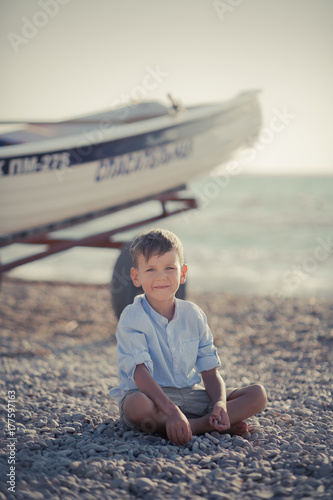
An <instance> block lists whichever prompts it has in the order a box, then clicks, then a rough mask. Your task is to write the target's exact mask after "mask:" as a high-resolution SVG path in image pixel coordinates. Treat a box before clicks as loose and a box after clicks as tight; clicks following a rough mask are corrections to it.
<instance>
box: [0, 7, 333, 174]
mask: <svg viewBox="0 0 333 500" xmlns="http://www.w3.org/2000/svg"><path fill="white" fill-rule="evenodd" d="M332 19H333V1H332V0H243V1H242V0H224V1H223V0H168V1H166V0H121V1H120V0H118V1H116V0H1V3H0V36H1V69H2V72H1V92H0V120H6V119H8V120H9V119H12V120H14V119H24V120H36V119H37V120H39V119H40V120H52V119H64V118H67V117H68V118H70V117H73V116H75V115H82V114H84V113H87V112H88V113H90V112H96V111H102V110H106V109H109V108H111V107H112V106H114V105H115V104H119V103H120V102H123V103H124V104H128V102H129V100H130V99H131V98H144V99H147V100H154V99H159V100H163V101H165V98H166V94H167V93H169V92H171V93H172V94H174V95H175V96H176V97H177V98H179V99H180V100H181V101H182V102H183V103H184V104H185V105H189V104H194V103H195V104H198V103H200V102H209V101H223V100H225V99H229V98H231V97H233V96H235V95H237V93H239V92H241V91H244V90H249V89H261V90H262V94H261V97H260V100H261V104H262V109H263V116H264V132H263V136H262V138H260V139H259V142H258V147H257V149H256V150H254V151H253V150H252V151H251V152H248V153H246V154H245V156H244V157H243V159H242V160H240V161H242V162H243V164H244V172H245V173H246V172H249V173H267V174H276V173H283V174H285V173H290V174H329V175H332V173H333V140H332V137H331V136H332V122H331V120H332V116H333V99H332V89H333V64H332V63H333V60H332V59H333V58H332V49H333V30H332ZM277 114H278V115H280V116H281V115H282V116H283V117H284V122H281V121H280V123H283V125H284V127H282V126H281V131H279V132H276V131H274V132H272V130H271V129H270V123H271V120H272V119H273V117H274V116H276V115H277Z"/></svg>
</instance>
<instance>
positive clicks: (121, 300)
mask: <svg viewBox="0 0 333 500" xmlns="http://www.w3.org/2000/svg"><path fill="white" fill-rule="evenodd" d="M130 246H131V244H130V243H128V244H127V245H125V246H124V247H123V248H122V250H121V252H120V255H119V257H118V259H117V260H116V263H115V266H114V269H113V274H112V279H111V303H112V308H113V311H114V313H115V315H116V317H117V318H118V319H119V317H120V315H121V313H122V312H123V310H124V309H125V307H126V306H128V305H129V304H132V302H133V300H134V297H135V296H136V295H139V294H140V293H143V290H142V288H141V287H140V288H137V287H136V286H134V285H133V281H132V279H131V276H130V270H131V267H132V266H133V261H132V257H131V254H130V252H129V248H130ZM176 297H177V298H178V299H185V298H186V283H184V284H183V285H180V287H179V289H178V291H177V293H176Z"/></svg>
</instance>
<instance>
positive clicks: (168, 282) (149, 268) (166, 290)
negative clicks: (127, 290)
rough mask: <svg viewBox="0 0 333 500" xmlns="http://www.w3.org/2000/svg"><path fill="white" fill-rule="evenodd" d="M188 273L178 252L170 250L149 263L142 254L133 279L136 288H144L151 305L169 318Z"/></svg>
mask: <svg viewBox="0 0 333 500" xmlns="http://www.w3.org/2000/svg"><path fill="white" fill-rule="evenodd" d="M186 271H187V266H186V265H185V264H184V265H183V266H181V264H180V261H179V256H178V253H177V252H176V250H170V251H169V252H166V253H164V254H163V255H152V256H151V257H150V258H149V260H148V261H146V259H145V258H144V256H143V255H142V254H140V255H139V256H138V265H137V267H136V268H134V267H132V269H131V277H132V280H133V283H134V285H135V286H137V287H139V286H142V288H143V290H144V292H145V294H146V297H147V300H148V302H149V303H150V305H151V306H152V307H153V308H154V309H155V310H156V311H157V312H159V313H160V314H162V315H166V313H167V316H166V317H169V316H170V313H171V309H172V314H173V308H174V297H175V294H176V292H177V290H178V288H179V285H180V284H182V283H185V281H186ZM171 317H172V316H171Z"/></svg>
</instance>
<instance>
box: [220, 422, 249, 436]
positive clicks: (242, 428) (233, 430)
mask: <svg viewBox="0 0 333 500" xmlns="http://www.w3.org/2000/svg"><path fill="white" fill-rule="evenodd" d="M248 430H249V426H248V425H247V423H246V422H238V423H237V424H233V425H232V426H231V427H230V428H229V429H228V430H227V431H225V432H224V434H230V435H231V436H242V435H243V434H246V433H247V432H248Z"/></svg>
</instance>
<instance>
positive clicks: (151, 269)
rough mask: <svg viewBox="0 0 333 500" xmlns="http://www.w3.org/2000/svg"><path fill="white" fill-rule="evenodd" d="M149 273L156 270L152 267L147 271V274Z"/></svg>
mask: <svg viewBox="0 0 333 500" xmlns="http://www.w3.org/2000/svg"><path fill="white" fill-rule="evenodd" d="M149 271H154V269H153V268H152V267H150V268H149V269H147V271H146V272H147V273H149Z"/></svg>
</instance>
